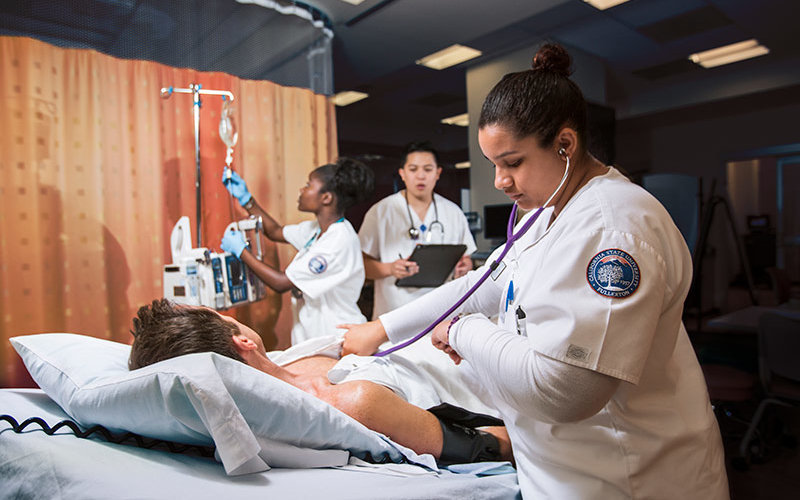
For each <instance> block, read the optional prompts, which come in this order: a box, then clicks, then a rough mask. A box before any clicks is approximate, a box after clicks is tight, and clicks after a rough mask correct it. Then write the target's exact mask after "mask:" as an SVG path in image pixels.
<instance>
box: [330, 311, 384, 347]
mask: <svg viewBox="0 0 800 500" xmlns="http://www.w3.org/2000/svg"><path fill="white" fill-rule="evenodd" d="M338 328H346V329H347V332H345V334H344V342H343V343H342V356H346V355H348V354H358V355H359V356H369V355H371V354H374V353H375V351H377V350H378V348H379V347H380V346H381V344H383V343H384V342H386V341H387V340H389V338H388V337H387V336H386V330H384V328H383V324H382V323H381V322H380V320H377V319H376V320H375V321H369V322H367V323H361V324H359V325H351V324H348V325H338Z"/></svg>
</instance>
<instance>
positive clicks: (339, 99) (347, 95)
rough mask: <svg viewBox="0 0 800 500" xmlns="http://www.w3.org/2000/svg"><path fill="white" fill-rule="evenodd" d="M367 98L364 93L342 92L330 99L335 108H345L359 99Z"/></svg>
mask: <svg viewBox="0 0 800 500" xmlns="http://www.w3.org/2000/svg"><path fill="white" fill-rule="evenodd" d="M367 97H369V94H365V93H364V92H358V91H356V90H343V91H341V92H339V93H338V94H336V95H334V96H333V97H331V101H333V103H334V104H335V105H337V106H347V105H348V104H353V103H354V102H358V101H360V100H361V99H366V98H367Z"/></svg>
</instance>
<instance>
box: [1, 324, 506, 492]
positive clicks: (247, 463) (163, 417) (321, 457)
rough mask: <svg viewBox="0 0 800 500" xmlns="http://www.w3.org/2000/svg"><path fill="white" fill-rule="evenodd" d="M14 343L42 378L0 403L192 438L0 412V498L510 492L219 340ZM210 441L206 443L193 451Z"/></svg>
mask: <svg viewBox="0 0 800 500" xmlns="http://www.w3.org/2000/svg"><path fill="white" fill-rule="evenodd" d="M12 343H14V347H15V348H16V349H17V351H18V352H19V353H20V355H21V356H22V358H23V361H24V362H25V365H26V367H27V368H28V370H29V372H30V373H31V375H32V377H33V378H34V380H36V382H37V383H38V384H39V386H40V387H42V389H2V390H0V414H7V415H10V416H11V417H13V418H14V419H15V420H16V421H17V422H22V421H23V420H25V419H28V418H30V417H40V418H41V419H42V420H43V421H44V422H46V423H47V424H48V425H49V426H53V425H55V424H56V423H58V422H60V421H62V420H65V419H71V420H74V421H76V422H78V423H79V424H80V425H81V427H82V428H83V429H87V428H89V427H91V426H92V425H95V424H100V425H103V426H105V427H107V428H108V429H109V431H110V432H112V433H113V434H114V435H115V436H118V435H122V434H123V433H125V432H135V433H137V434H140V435H143V436H148V437H150V438H158V439H164V440H167V441H170V442H179V443H184V444H188V445H196V447H189V448H188V449H186V450H183V451H180V452H175V451H170V449H168V448H167V447H166V446H165V445H158V446H156V447H154V448H142V447H138V446H136V445H135V442H133V441H132V440H128V441H124V442H123V443H121V444H115V443H113V442H109V441H107V440H106V438H104V437H102V436H101V435H99V434H94V435H92V437H89V438H79V437H76V436H74V435H73V434H72V432H71V431H70V430H69V429H67V428H62V429H60V430H58V431H57V432H55V433H54V434H53V435H48V434H46V433H45V432H44V431H43V430H41V429H40V426H39V425H38V424H31V425H28V426H27V427H26V428H25V429H24V430H23V431H22V432H20V433H17V432H14V431H13V430H12V424H11V423H9V421H7V420H0V484H2V487H1V488H0V499H6V498H64V499H67V498H69V499H72V498H84V499H94V498H97V499H100V498H102V499H106V498H187V497H195V498H200V499H204V498H215V499H217V498H237V499H249V498H325V499H337V498H342V499H345V498H346V499H358V498H398V499H400V498H402V499H413V498H420V499H423V498H425V499H427V498H442V499H448V498H454V499H455V498H457V499H468V498H480V499H511V498H519V488H518V485H517V480H516V474H515V472H514V470H513V469H512V468H511V467H510V466H509V465H508V464H505V463H488V464H463V465H456V466H451V467H449V468H448V469H444V470H438V469H437V468H436V465H435V462H432V459H431V457H430V456H429V455H421V456H419V455H416V454H415V453H414V452H413V451H411V450H408V449H406V448H404V447H402V446H400V445H398V444H396V443H394V442H392V441H391V440H390V439H388V438H387V437H386V436H383V435H381V434H378V433H375V432H373V431H371V430H369V429H367V428H366V427H364V426H362V425H361V424H360V423H358V422H356V421H355V420H353V419H351V418H350V417H348V416H347V415H345V414H343V413H341V412H339V411H338V410H336V409H335V408H333V407H331V406H330V405H327V404H326V403H324V402H322V401H320V400H318V399H316V398H314V397H312V396H310V395H308V394H306V393H304V392H302V391H299V390H297V389H296V388H294V387H292V386H290V385H288V384H285V383H283V382H282V381H279V380H277V379H274V378H273V377H270V376H268V375H266V374H264V373H262V372H259V371H257V370H254V369H252V368H251V367H249V366H246V365H244V364H242V363H239V362H236V361H233V360H229V359H228V358H224V357H221V356H218V355H216V354H210V353H205V354H195V355H190V356H182V357H180V358H175V359H174V360H167V361H165V362H161V363H157V364H155V365H151V366H149V367H145V368H142V369H139V370H135V371H128V370H127V367H126V362H127V354H128V352H129V347H128V346H126V345H124V344H119V343H115V342H110V341H105V340H100V339H96V338H93V337H86V336H81V335H70V334H41V335H29V336H24V337H16V338H15V339H12ZM256 388H258V389H259V390H255V389H256ZM148 443H149V441H148ZM184 448H185V446H184ZM208 449H215V454H214V455H215V456H203V454H202V453H199V452H198V450H208Z"/></svg>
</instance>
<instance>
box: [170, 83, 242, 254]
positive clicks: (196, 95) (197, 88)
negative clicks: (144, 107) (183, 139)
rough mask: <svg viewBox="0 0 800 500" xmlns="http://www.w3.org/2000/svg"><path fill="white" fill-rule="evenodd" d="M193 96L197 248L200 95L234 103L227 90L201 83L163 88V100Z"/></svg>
mask: <svg viewBox="0 0 800 500" xmlns="http://www.w3.org/2000/svg"><path fill="white" fill-rule="evenodd" d="M173 92H174V93H178V94H192V108H193V114H194V163H195V169H196V173H195V181H194V187H195V192H196V197H197V198H196V199H197V213H196V216H195V221H196V224H197V248H200V247H202V246H203V244H202V241H203V238H202V237H201V234H200V227H201V224H200V217H201V213H202V212H201V210H200V209H201V201H200V106H201V105H202V103H201V101H200V94H206V95H221V96H223V99H224V98H225V97H227V98H228V99H230V100H231V102H233V93H231V92H229V91H227V90H203V86H202V85H201V84H199V83H190V84H189V88H185V89H184V88H176V87H162V88H161V98H162V99H169V98H170V97H171V96H172V94H173Z"/></svg>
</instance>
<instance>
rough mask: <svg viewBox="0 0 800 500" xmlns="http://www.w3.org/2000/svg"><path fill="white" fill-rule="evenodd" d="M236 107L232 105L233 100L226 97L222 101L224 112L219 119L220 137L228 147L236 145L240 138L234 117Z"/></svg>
mask: <svg viewBox="0 0 800 500" xmlns="http://www.w3.org/2000/svg"><path fill="white" fill-rule="evenodd" d="M235 109H236V108H234V107H233V105H231V101H229V100H228V99H225V100H224V101H222V113H221V115H220V119H219V137H220V139H222V142H224V143H225V145H226V146H228V148H232V147H234V146H235V145H236V141H237V140H238V139H239V131H238V130H236V122H235V121H234V119H233V113H234V111H235Z"/></svg>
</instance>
